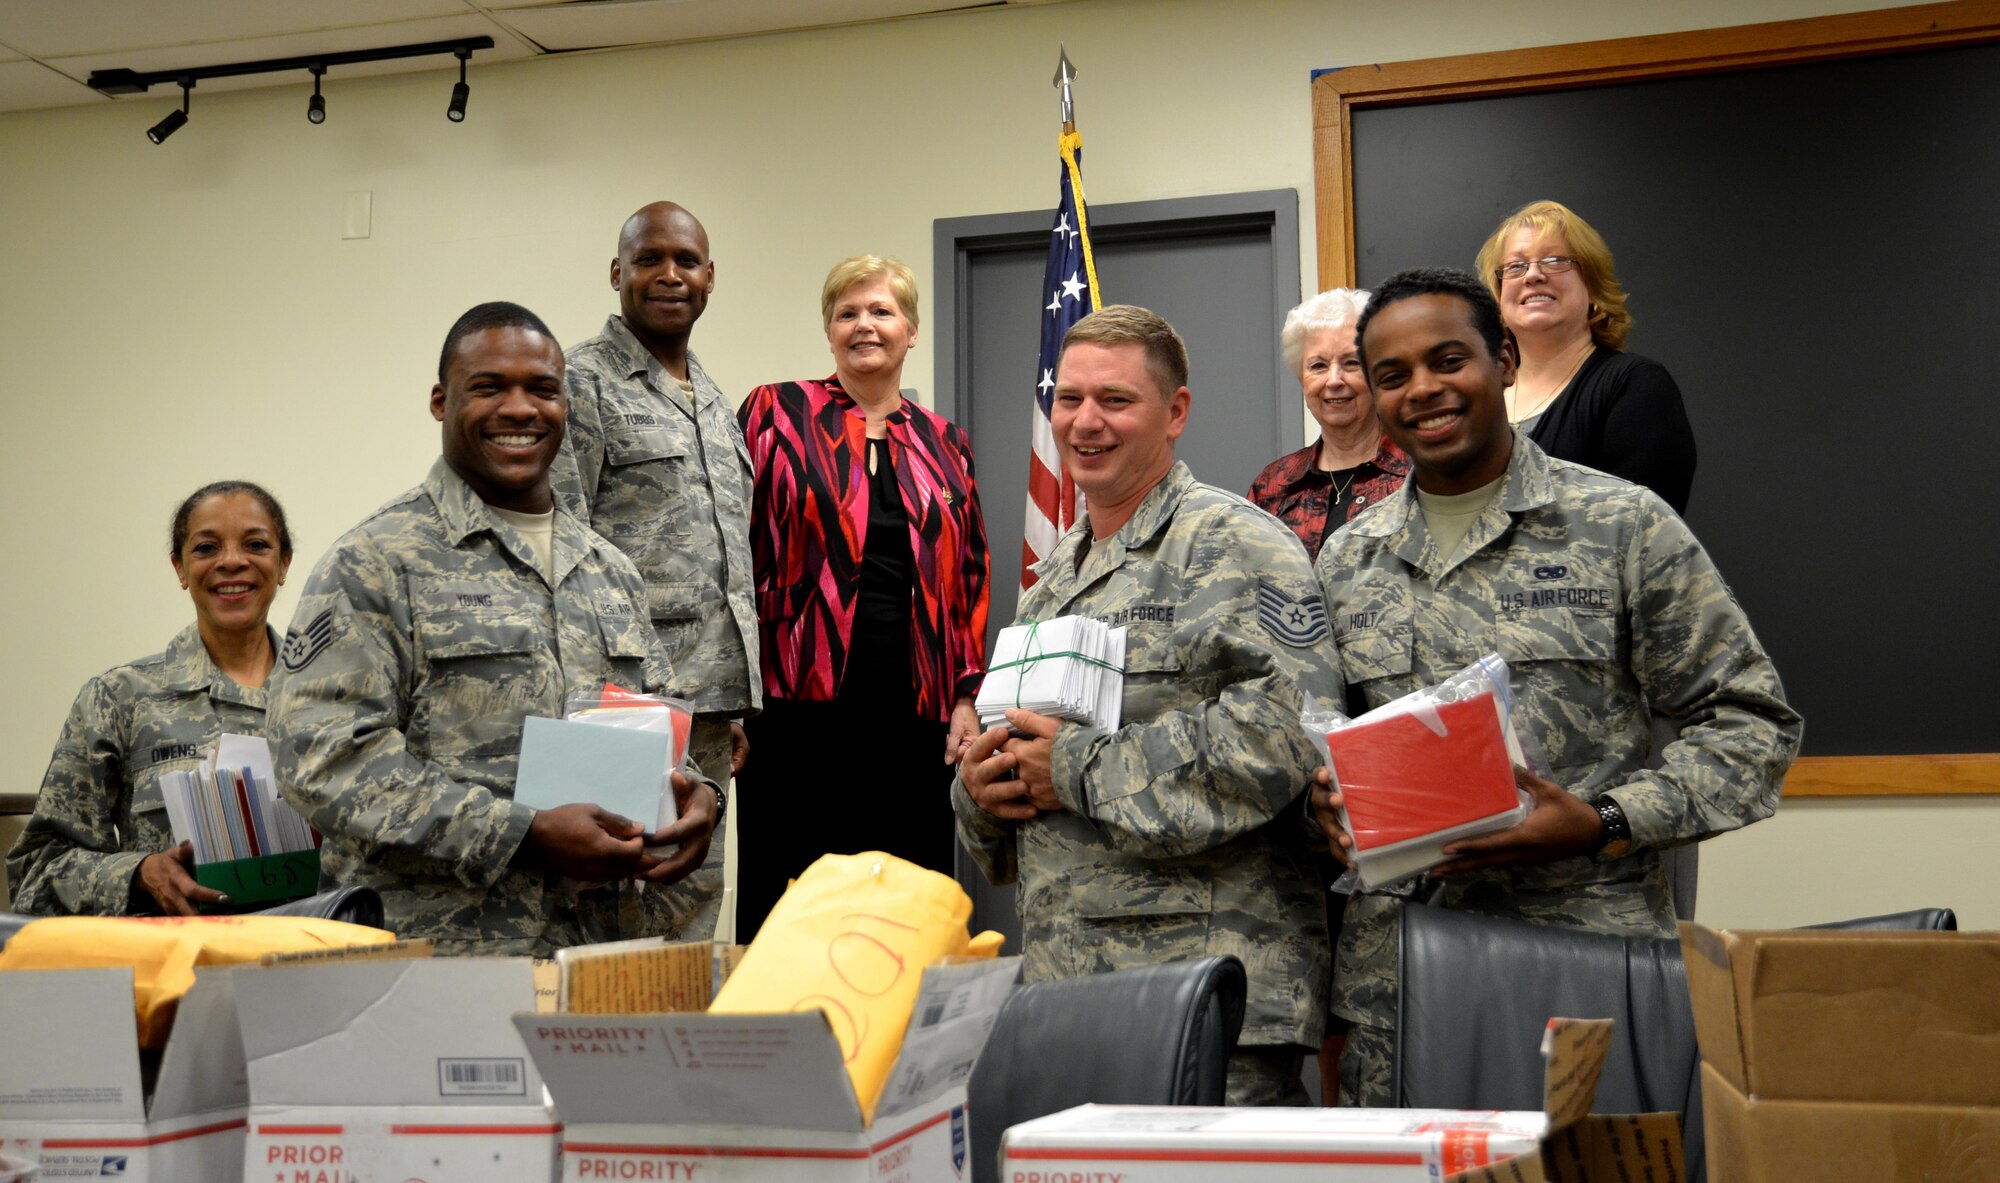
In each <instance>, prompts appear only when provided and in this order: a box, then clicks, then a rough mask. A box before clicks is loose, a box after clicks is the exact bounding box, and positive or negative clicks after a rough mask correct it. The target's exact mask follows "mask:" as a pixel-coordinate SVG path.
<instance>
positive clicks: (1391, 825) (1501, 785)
mask: <svg viewBox="0 0 2000 1183" xmlns="http://www.w3.org/2000/svg"><path fill="white" fill-rule="evenodd" d="M1303 717H1304V720H1305V724H1306V729H1307V730H1308V731H1309V732H1311V733H1312V734H1313V736H1314V737H1315V738H1317V739H1319V740H1320V741H1321V743H1322V745H1323V746H1324V748H1325V751H1326V756H1327V767H1328V768H1330V769H1331V770H1332V772H1333V779H1334V784H1335V787H1336V788H1338V790H1339V791H1340V795H1341V799H1342V805H1341V810H1340V815H1341V816H1340V823H1341V825H1342V827H1343V828H1344V829H1346V831H1347V833H1348V835H1349V836H1350V837H1351V838H1352V839H1353V840H1354V864H1355V874H1354V877H1353V882H1351V883H1349V882H1346V881H1344V882H1343V884H1340V885H1336V886H1345V887H1348V888H1349V889H1351V888H1352V887H1353V886H1358V887H1361V888H1364V889H1367V890H1371V891H1372V890H1375V889H1377V888H1380V887H1384V886H1387V885H1389V884H1392V883H1396V882H1400V881H1401V880H1404V879H1409V878H1412V877H1414V876H1416V875H1420V874H1422V873H1423V872H1424V871H1427V870H1429V869H1430V868H1432V867H1434V866H1437V865H1438V864H1439V863H1442V862H1446V861H1447V859H1446V856H1445V855H1444V847H1445V845H1446V844H1447V843H1450V842H1453V841H1456V840H1458V839H1461V838H1471V837H1476V836H1478V835H1480V834H1490V833H1493V832H1495V831H1498V830H1504V829H1507V828H1508V827H1510V826H1513V825H1515V824H1517V823H1519V822H1520V820H1521V819H1522V818H1523V817H1525V816H1527V797H1526V795H1525V794H1524V793H1522V792H1521V791H1520V789H1519V788H1518V787H1517V786H1516V784H1515V781H1514V767H1515V765H1521V766H1523V767H1526V768H1529V769H1531V770H1534V771H1537V772H1542V773H1545V772H1546V767H1545V765H1544V763H1543V761H1542V760H1541V757H1540V753H1539V751H1538V750H1536V748H1535V746H1534V744H1533V741H1532V739H1531V738H1528V733H1527V732H1526V730H1525V728H1523V727H1520V726H1517V709H1516V704H1515V701H1514V696H1513V692H1512V691H1511V690H1510V689H1509V688H1508V685H1507V663H1506V662H1504V661H1502V660H1501V659H1500V657H1499V656H1498V655H1497V654H1488V655H1487V656H1485V657H1482V658H1480V659H1479V660H1478V661H1476V662H1474V663H1472V664H1471V665H1469V666H1467V667H1465V668H1464V669H1463V670H1460V671H1459V672H1458V673H1456V674H1453V675H1452V676H1451V677H1449V678H1447V679H1445V680H1444V681H1443V682H1440V683H1439V684H1437V685H1436V686H1430V687H1426V688H1424V689H1422V690H1418V691H1414V692H1412V693H1410V694H1406V695H1404V696H1403V697H1401V698H1398V699H1395V700H1394V701H1391V702H1387V703H1384V704H1382V705H1381V706H1379V707H1376V708H1375V709H1374V710H1372V711H1369V712H1367V713H1366V714H1363V715H1361V716H1359V717H1358V718H1353V719H1349V718H1347V717H1346V716H1344V715H1341V714H1339V713H1337V712H1332V711H1324V710H1316V709H1314V708H1312V707H1310V706H1309V707H1308V710H1307V711H1306V713H1305V715H1304V716H1303Z"/></svg>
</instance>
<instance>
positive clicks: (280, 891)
mask: <svg viewBox="0 0 2000 1183" xmlns="http://www.w3.org/2000/svg"><path fill="white" fill-rule="evenodd" d="M194 881H195V882H196V883H199V884H201V885H202V886H203V887H213V888H214V889H215V890H217V891H219V892H222V893H223V894H224V895H226V896H228V897H229V905H227V906H234V905H241V904H270V903H278V902H281V901H284V900H296V899H303V898H304V897H306V896H309V895H311V894H312V893H314V892H316V891H318V890H319V851H317V850H295V851H293V852H291V853H290V854H267V855H264V856H262V857H261V858H239V859H230V860H229V861H228V862H221V863H198V864H196V866H195V869H194Z"/></svg>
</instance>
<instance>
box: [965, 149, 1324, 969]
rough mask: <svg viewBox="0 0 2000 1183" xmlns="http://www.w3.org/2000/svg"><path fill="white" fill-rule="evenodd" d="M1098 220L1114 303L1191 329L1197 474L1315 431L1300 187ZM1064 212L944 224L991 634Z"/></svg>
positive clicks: (1191, 435) (1231, 480)
mask: <svg viewBox="0 0 2000 1183" xmlns="http://www.w3.org/2000/svg"><path fill="white" fill-rule="evenodd" d="M1086 183H1087V182H1086ZM1051 190H1053V186H1051ZM1050 196H1051V197H1053V196H1054V193H1053V191H1052V192H1051V194H1050ZM1089 216H1090V228H1091V242H1092V247H1093V254H1094V256H1095V258H1096V262H1097V281H1098V287H1099V289H1100V293H1101V295H1102V297H1103V301H1104V303H1106V304H1141V305H1144V306H1145V307H1148V308H1151V309H1152V310H1153V311H1155V312H1157V313H1159V314H1160V315H1161V316H1164V317H1166V318H1167V320H1168V321H1169V322H1170V323H1172V324H1173V326H1174V327H1175V328H1176V329H1178V330H1180V333H1181V336H1182V337H1184V338H1186V340H1187V346H1188V370H1189V376H1188V386H1189V389H1191V390H1192V391H1193V392H1194V400H1193V404H1192V408H1191V410H1190V412H1189V418H1188V429H1187V432H1186V434H1184V435H1183V436H1182V437H1181V440H1180V444H1179V448H1178V452H1179V455H1180V458H1181V459H1183V460H1185V461H1187V464H1188V467H1189V468H1190V469H1192V470H1193V472H1194V475H1195V477H1196V479H1198V480H1202V481H1206V482H1208V483H1209V484H1212V485H1217V486H1220V487H1222V488H1224V489H1229V490H1231V491H1233V492H1237V493H1241V492H1243V491H1245V490H1246V489H1248V488H1249V487H1250V481H1251V479H1252V478H1253V477H1255V476H1256V475H1257V472H1258V470H1260V469H1262V468H1263V467H1264V466H1265V465H1266V464H1269V463H1270V462H1271V461H1272V460H1274V459H1276V458H1277V457H1278V456H1280V455H1282V454H1283V453H1285V452H1288V451H1291V450H1293V449H1296V448H1299V447H1301V446H1303V445H1304V443H1305V433H1304V427H1303V424H1302V421H1301V415H1300V411H1299V388H1298V382H1297V380H1296V379H1295V378H1293V377H1292V376H1291V375H1290V374H1287V373H1285V372H1284V365H1283V362H1282V360H1281V359H1280V357H1279V354H1278V328H1279V326H1280V324H1281V323H1282V321H1283V319H1284V315H1285V313H1286V312H1287V311H1289V310H1290V309H1291V307H1292V306H1293V305H1294V304H1296V303H1297V302H1298V299H1299V250H1298V195H1297V194H1296V193H1295V192H1294V191H1292V190H1290V189H1282V190H1273V191H1269V192H1262V193H1241V194H1231V195H1227V196H1222V197H1194V198H1184V199H1177V200H1171V201H1147V202H1132V203H1129V204H1123V205H1107V206H1095V207H1092V208H1091V209H1090V211H1089ZM1052 220H1053V214H1052V213H1050V212H1049V211H1048V210H1042V211H1034V212H1028V213H1018V214H998V215H993V216H990V217H980V218H949V219H940V220H939V221H938V222H937V227H936V232H935V243H936V252H935V256H934V257H935V259H936V261H937V268H938V275H937V279H936V282H935V285H934V290H935V291H936V293H937V296H936V307H937V314H936V316H935V319H934V323H935V324H936V328H935V329H934V330H933V331H934V332H935V333H936V336H935V337H933V340H934V341H936V342H937V345H938V354H937V387H936V399H935V405H936V406H937V407H938V409H939V410H940V411H941V412H942V413H943V414H946V415H948V416H950V417H951V418H952V419H953V420H954V421H956V422H958V423H960V424H964V425H966V428H967V430H968V431H969V432H970V433H971V436H972V448H973V459H974V463H975V464H976V465H977V475H978V480H979V499H980V505H981V507H982V508H983V509H984V511H985V515H986V533H987V541H988V543H989V544H990V546H991V548H992V555H993V592H992V600H991V616H990V622H991V628H990V630H989V636H988V641H989V643H990V642H991V639H992V638H991V633H993V632H998V631H999V629H1000V628H1001V627H1002V626H1004V625H1006V624H1008V623H1010V622H1011V621H1012V620H1013V618H1014V604H1015V601H1016V599H1017V598H1018V595H1019V589H1020V586H1021V531H1022V522H1023V520H1024V518H1025V512H1024V506H1025V503H1026V497H1027V486H1028V430H1029V416H1030V414H1031V409H1032V401H1033V397H1034V383H1035V380H1036V378H1037V375H1036V373H1035V372H1034V371H1035V351H1036V349H1037V346H1038V334H1039V333H1040V321H1039V317H1040V316H1041V315H1042V306H1043V305H1045V304H1047V303H1048V301H1049V294H1048V293H1047V292H1044V291H1042V290H1041V288H1042V267H1043V264H1044V259H1045V256H1046V253H1047V250H1048V235H1049V232H1050V231H1049V228H1050V224H1051V222H1052ZM959 880H960V882H961V883H962V884H964V886H965V888H966V890H967V891H968V892H969V893H970V894H971V896H972V899H973V929H974V931H975V932H976V931H978V930H979V929H980V928H992V929H997V930H999V931H1001V932H1004V933H1006V934H1007V936H1008V947H1009V949H1012V950H1018V949H1019V948H1020V923H1019V920H1018V919H1017V917H1016V916H1015V912H1014V902H1013V891H1012V889H1011V888H1009V889H1005V890H995V889H993V888H990V887H988V886H987V885H986V883H985V881H984V879H983V878H981V876H980V874H979V872H978V870H977V869H976V868H974V867H972V866H971V865H970V862H969V860H966V859H964V858H962V857H961V859H960V868H959Z"/></svg>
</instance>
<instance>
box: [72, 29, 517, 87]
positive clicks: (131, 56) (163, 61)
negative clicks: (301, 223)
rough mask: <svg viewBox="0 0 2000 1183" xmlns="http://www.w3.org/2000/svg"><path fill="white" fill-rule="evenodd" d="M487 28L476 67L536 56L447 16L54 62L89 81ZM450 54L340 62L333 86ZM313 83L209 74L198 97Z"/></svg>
mask: <svg viewBox="0 0 2000 1183" xmlns="http://www.w3.org/2000/svg"><path fill="white" fill-rule="evenodd" d="M482 33H484V34H486V35H488V36H490V37H492V38H493V48H492V49H482V50H478V51H476V52H475V53H474V54H473V55H472V65H473V68H474V69H477V68H478V67H479V66H480V65H481V64H482V63H492V62H504V61H512V60H516V59H520V58H527V57H533V56H534V54H535V50H534V47H533V46H530V45H528V44H526V43H524V42H522V41H521V40H520V39H519V38H517V37H515V36H513V35H512V34H510V33H509V32H507V30H505V29H502V28H501V27H500V26H498V25H496V24H494V23H493V22H492V21H490V20H488V19H487V18H485V17H483V16H462V17H447V18H443V19H439V20H420V21H405V22H402V23H399V24H393V25H371V26H369V27H367V28H362V29H339V30H333V31H328V32H323V33H298V34H292V35H289V36H284V37H260V38H256V39H253V40H244V41H228V42H221V43H217V44H213V45H200V46H192V47H190V46H181V47H178V48H168V49H146V50H135V51H132V52H129V53H108V54H91V55H87V56H84V57H70V58H57V59H55V60H52V61H50V62H49V65H51V66H53V67H55V68H56V69H59V70H61V71H62V72H63V73H65V74H68V75H69V76H70V77H72V78H75V79H77V80H78V81H82V80H84V79H87V78H89V77H90V72H91V71H92V70H109V69H115V68H118V67H123V68H125V69H129V70H138V71H141V72H150V71H154V70H173V69H178V68H181V67H186V66H213V65H222V64H226V63H228V62H251V61H259V60H262V59H264V58H284V57H306V56H309V55H311V54H314V53H335V52H339V51H341V50H350V49H372V48H377V47H381V46H389V45H411V44H417V43H421V42H425V41H449V40H451V39H453V38H456V37H477V36H479V35H480V34H482ZM455 64H456V63H454V62H453V61H452V59H451V57H450V56H449V55H446V54H440V55H438V56H436V57H421V58H401V59H397V60H394V61H386V62H365V63H362V64H360V65H353V66H338V67H335V68H333V69H330V70H328V71H327V74H326V78H327V84H328V85H333V84H335V83H337V82H338V81H339V80H340V79H342V78H362V77H367V76H370V75H377V74H409V73H414V72H417V71H420V70H441V69H445V68H447V67H450V66H453V65H455ZM305 81H309V79H308V77H307V76H306V75H305V73H304V72H303V71H301V72H299V73H297V74H291V75H287V74H248V75H244V76H242V77H238V78H210V79H205V80H203V81H202V82H201V83H200V84H198V85H197V86H196V87H195V94H196V96H200V95H202V94H204V93H209V92H214V91H224V90H254V89H257V88H259V87H266V86H292V85H296V84H298V83H300V82H305ZM173 89H174V88H173V85H172V84H171V83H164V84H158V85H155V86H154V87H153V89H152V90H151V91H149V92H147V93H146V94H140V95H134V96H132V97H133V98H137V99H141V100H144V99H148V98H158V97H160V96H161V95H162V94H170V93H171V92H172V91H173Z"/></svg>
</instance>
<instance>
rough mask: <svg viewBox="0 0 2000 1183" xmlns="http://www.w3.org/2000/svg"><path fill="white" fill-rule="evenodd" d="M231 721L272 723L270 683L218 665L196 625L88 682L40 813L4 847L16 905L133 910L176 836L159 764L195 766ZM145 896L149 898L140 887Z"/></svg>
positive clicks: (239, 727)
mask: <svg viewBox="0 0 2000 1183" xmlns="http://www.w3.org/2000/svg"><path fill="white" fill-rule="evenodd" d="M273 648H274V649H275V648H276V639H275V638H273ZM225 731H227V732H231V733H234V734H236V735H262V734H263V733H264V691H263V689H261V688H258V689H252V688H250V687H248V686H243V685H240V684H238V683H237V681H236V680H235V679H233V678H231V677H230V676H229V675H227V674H225V673H223V672H222V671H221V670H220V669H219V668H217V667H216V664H215V662H214V661H213V660H211V659H210V658H209V656H208V649H207V647H206V646H204V645H203V644H202V641H201V629H200V626H198V625H193V624H190V625H188V626H187V627H186V628H184V629H182V630H181V632H180V635H179V636H176V637H175V638H174V639H173V643H172V644H170V645H168V646H167V648H166V651H165V652H162V653H156V654H153V655H152V656H151V657H142V658H140V659H139V660H138V661H135V662H132V663H131V664H129V665H121V666H118V667H116V668H114V669H111V670H107V671H105V672H104V673H102V674H99V675H98V676H97V677H95V678H92V679H91V680H90V681H88V682H86V683H84V686H83V690H82V692H81V693H79V694H78V695H77V696H76V703H75V705H74V706H72V707H70V711H69V718H68V720H67V721H65V722H64V723H63V730H62V738H61V739H59V740H57V741H56V750H55V755H54V756H52V757H51V758H50V759H49V768H48V772H46V773H45V774H44V775H43V776H42V790H41V793H40V795H39V796H37V797H36V798H35V813H34V816H33V817H31V818H30V819H29V820H28V824H27V827H26V828H25V829H24V830H23V831H22V832H21V836H20V838H18V839H17V840H16V841H15V843H14V848H13V849H12V850H11V851H9V852H8V853H7V880H8V882H10V883H12V884H13V885H14V902H13V908H14V910H15V911H17V912H27V913H32V914H36V915H43V916H58V915H95V916H115V915H120V914H122V913H125V912H127V911H129V910H130V909H131V904H132V894H133V887H132V879H133V875H134V874H135V873H136V872H137V871H138V869H139V863H140V862H141V861H142V860H144V859H145V857H146V856H147V855H149V854H154V853H157V852H159V851H162V850H166V849H167V848H168V847H171V846H172V845H173V844H174V838H173V831H172V828H171V827H170V826H169V825H168V824H167V812H166V811H167V806H166V802H165V801H164V800H162V799H161V797H160V776H161V774H163V773H168V772H186V771H191V770H192V769H194V768H195V767H196V766H197V765H198V764H200V763H201V760H202V758H203V757H205V756H207V755H208V753H209V751H210V750H212V749H213V748H214V747H215V740H216V737H217V736H219V735H221V734H222V733H223V732H225ZM139 902H140V903H141V904H142V905H143V907H144V908H145V909H146V910H150V909H151V907H152V900H151V897H150V896H146V895H145V894H144V893H143V892H141V893H140V901H139Z"/></svg>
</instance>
